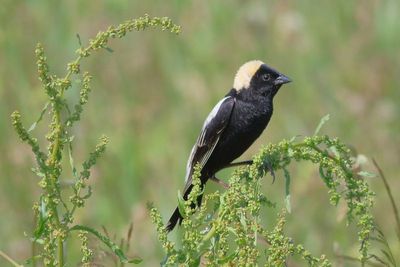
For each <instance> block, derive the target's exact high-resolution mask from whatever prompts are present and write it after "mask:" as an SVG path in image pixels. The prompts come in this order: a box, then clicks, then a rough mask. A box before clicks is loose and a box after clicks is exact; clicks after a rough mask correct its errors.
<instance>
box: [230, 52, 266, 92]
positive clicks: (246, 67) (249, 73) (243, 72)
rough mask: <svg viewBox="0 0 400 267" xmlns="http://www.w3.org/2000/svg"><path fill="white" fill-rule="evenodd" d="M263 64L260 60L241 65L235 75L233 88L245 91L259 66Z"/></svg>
mask: <svg viewBox="0 0 400 267" xmlns="http://www.w3.org/2000/svg"><path fill="white" fill-rule="evenodd" d="M262 64H264V62H262V61H261V60H252V61H249V62H246V63H245V64H243V65H242V66H241V67H240V68H239V70H238V72H237V73H236V76H235V80H234V81H233V88H235V89H236V90H238V91H239V90H241V89H247V88H249V86H250V81H251V78H252V77H253V75H254V74H255V73H256V71H257V70H258V69H259V68H260V66H261V65H262Z"/></svg>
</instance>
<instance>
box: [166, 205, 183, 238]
mask: <svg viewBox="0 0 400 267" xmlns="http://www.w3.org/2000/svg"><path fill="white" fill-rule="evenodd" d="M182 219H183V217H182V215H181V214H180V212H179V209H178V207H177V208H176V209H175V211H174V213H172V216H171V218H169V221H168V223H167V226H165V229H166V230H167V232H171V231H172V230H173V229H174V228H175V226H176V224H177V223H178V222H179V224H181V223H182Z"/></svg>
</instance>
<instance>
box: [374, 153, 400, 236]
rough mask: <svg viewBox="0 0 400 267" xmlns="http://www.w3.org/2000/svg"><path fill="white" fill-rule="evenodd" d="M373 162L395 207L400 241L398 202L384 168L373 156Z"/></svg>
mask: <svg viewBox="0 0 400 267" xmlns="http://www.w3.org/2000/svg"><path fill="white" fill-rule="evenodd" d="M372 162H373V163H374V166H375V168H376V169H377V170H378V172H379V176H380V177H381V178H382V181H383V184H384V185H385V189H386V192H387V194H388V196H389V199H390V204H391V205H392V209H393V214H394V219H395V220H396V226H397V238H398V239H399V241H400V217H399V210H398V209H397V205H396V202H395V201H394V198H393V195H392V190H391V189H390V186H389V183H388V181H387V180H386V177H385V175H384V174H383V171H382V169H381V168H380V167H379V165H378V163H377V162H376V160H375V159H374V158H373V159H372Z"/></svg>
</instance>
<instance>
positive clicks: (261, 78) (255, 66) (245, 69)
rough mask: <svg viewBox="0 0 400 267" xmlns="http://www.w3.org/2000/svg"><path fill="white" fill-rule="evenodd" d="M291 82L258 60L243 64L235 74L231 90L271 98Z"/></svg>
mask: <svg viewBox="0 0 400 267" xmlns="http://www.w3.org/2000/svg"><path fill="white" fill-rule="evenodd" d="M289 82H291V80H290V79H289V78H288V77H287V76H285V75H283V74H282V73H279V72H278V71H276V70H274V69H273V68H270V67H269V66H267V65H266V64H265V63H264V62H262V61H260V60H252V61H249V62H246V63H245V64H243V65H242V66H241V67H240V68H239V70H238V72H237V73H236V76H235V80H234V83H233V88H234V89H235V90H236V91H238V92H240V91H241V90H251V91H252V93H256V94H261V95H264V96H271V97H273V96H274V95H275V94H276V92H278V90H279V88H280V87H281V86H282V85H283V84H285V83H289Z"/></svg>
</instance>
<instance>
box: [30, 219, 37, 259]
mask: <svg viewBox="0 0 400 267" xmlns="http://www.w3.org/2000/svg"><path fill="white" fill-rule="evenodd" d="M33 225H34V228H35V227H36V214H35V215H34V216H33ZM31 255H32V267H36V259H35V256H36V242H32V246H31Z"/></svg>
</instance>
